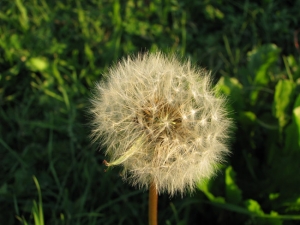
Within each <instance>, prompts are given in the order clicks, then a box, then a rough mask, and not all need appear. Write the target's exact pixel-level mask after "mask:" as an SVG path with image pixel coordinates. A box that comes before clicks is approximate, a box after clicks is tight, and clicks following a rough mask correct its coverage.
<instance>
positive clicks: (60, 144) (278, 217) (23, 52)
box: [0, 0, 300, 225]
mask: <svg viewBox="0 0 300 225" xmlns="http://www.w3.org/2000/svg"><path fill="white" fill-rule="evenodd" d="M299 4H300V3H299V1H295V2H294V1H285V2H284V1H279V0H266V1H251V2H250V1H245V2H241V3H240V2H238V3H237V2H235V1H229V0H207V1H190V0H188V1H179V0H174V1H170V0H165V1H127V2H126V3H125V2H123V1H117V0H106V1H96V0H89V1H84V2H83V1H80V0H77V1H75V0H74V1H71V0H63V1H59V2H54V1H46V0H28V1H23V0H13V1H7V0H4V1H2V2H1V3H0V106H1V107H0V124H1V125H0V159H1V163H0V168H1V173H0V224H7V225H13V224H22V223H23V224H36V225H37V224H43V222H42V221H44V223H45V224H62V225H67V224H72V225H73V224H75V225H76V224H80V225H83V224H87V225H92V224H107V225H109V224H128V225H130V224H145V223H146V221H147V210H148V209H147V191H145V190H138V189H135V188H132V187H130V186H128V185H127V184H125V183H123V182H122V180H121V179H120V177H119V175H118V172H119V171H118V169H113V170H109V171H107V172H104V169H105V166H104V165H102V161H103V160H104V159H105V156H104V155H103V151H102V150H101V151H98V150H99V148H98V146H97V145H92V144H90V140H89V137H88V136H89V132H90V128H89V126H88V123H89V118H88V116H87V113H86V111H87V108H88V107H89V100H88V99H89V96H91V88H92V87H93V85H94V82H96V81H99V80H101V79H105V77H103V75H102V74H104V73H105V71H107V68H108V67H109V66H110V65H112V63H113V62H115V61H117V60H118V59H119V58H121V57H122V56H124V55H127V54H134V53H136V52H138V51H147V50H150V51H155V50H156V49H162V51H164V52H177V53H178V54H180V55H182V56H184V57H189V58H190V59H191V60H192V61H193V63H195V64H196V65H200V66H203V67H206V68H208V69H210V70H212V72H213V74H214V75H215V84H216V85H218V87H219V88H220V90H221V91H222V93H223V94H224V95H227V96H228V98H229V107H230V108H231V110H232V111H233V115H232V116H233V117H234V119H235V121H236V123H237V131H236V133H235V134H234V138H233V143H232V152H233V154H232V156H231V157H230V158H228V163H227V164H226V165H225V166H224V168H223V172H221V173H219V175H218V176H217V177H215V178H214V179H212V180H211V181H210V182H208V183H207V184H206V186H199V190H198V191H197V192H196V193H194V194H193V195H191V196H189V195H187V196H186V197H184V198H183V199H181V198H180V197H175V198H172V199H170V198H169V197H168V196H165V195H162V196H160V202H159V224H178V225H179V224H180V225H184V224H198V223H202V224H284V225H286V224H287V225H290V224H297V223H299V221H298V220H299V216H297V215H299V212H300V203H299V201H300V192H299V188H298V184H299V182H300V181H299V176H298V175H297V173H298V172H297V171H299V169H300V168H299V163H298V162H299V159H300V156H299V152H300V145H299V140H300V137H299V133H300V122H299V121H300V119H299V118H300V114H299V106H300V99H299V93H300V91H299V89H300V88H299V79H300V69H299V60H300V57H299V47H298V48H297V45H296V43H297V41H298V40H299V38H298V37H297V36H296V41H295V42H294V33H296V31H297V30H299V27H298V26H299V24H300V21H299V20H300V19H299V18H300V17H299V12H298V11H299V10H298V9H299V8H300V5H299ZM230 168H231V169H230ZM32 176H35V177H36V179H34V181H33V179H32ZM41 195H42V197H43V198H42V201H43V202H41ZM33 201H36V202H35V203H33ZM41 206H43V208H42V209H41V208H40V207H41ZM41 212H43V213H42V215H41V214H40V213H41ZM37 215H39V216H38V218H39V219H37V217H36V216H37ZM43 217H44V219H42V218H43ZM37 220H39V222H37Z"/></svg>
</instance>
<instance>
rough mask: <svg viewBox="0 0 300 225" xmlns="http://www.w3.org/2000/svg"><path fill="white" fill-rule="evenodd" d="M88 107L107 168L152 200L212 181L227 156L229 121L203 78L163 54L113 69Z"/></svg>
mask: <svg viewBox="0 0 300 225" xmlns="http://www.w3.org/2000/svg"><path fill="white" fill-rule="evenodd" d="M107 77H108V81H107V82H106V83H99V84H97V85H96V88H95V93H94V96H93V98H92V100H91V103H92V107H91V110H90V112H91V114H92V116H93V120H92V126H93V129H92V136H93V138H94V140H97V139H100V138H101V141H102V142H101V144H102V145H104V146H106V154H107V156H108V157H109V163H107V165H108V166H116V165H120V166H121V167H122V168H123V173H122V176H123V178H124V179H125V180H126V181H128V182H130V183H131V184H133V185H137V186H139V187H141V188H142V187H146V188H148V187H149V185H150V183H151V182H154V183H155V185H156V187H157V190H158V192H159V193H162V192H167V193H169V194H170V195H174V194H175V193H181V194H183V193H185V192H186V191H187V190H189V191H193V190H194V189H195V187H196V184H197V183H198V182H199V181H201V180H204V179H207V178H209V177H211V176H212V175H214V174H215V172H216V168H217V164H218V163H220V162H222V161H223V159H224V156H225V155H226V154H228V152H229V150H228V147H227V144H226V140H227V139H228V137H229V130H230V127H231V126H232V121H231V120H230V119H228V118H227V112H226V110H225V100H224V99H223V98H217V97H215V91H214V89H212V88H211V78H210V73H209V72H207V71H206V70H204V69H196V68H194V67H192V66H191V64H190V62H189V61H187V62H181V61H180V60H179V59H178V58H177V57H175V56H170V57H167V56H165V55H163V54H162V53H159V52H158V53H153V54H150V53H146V54H141V55H138V56H137V57H127V58H124V59H123V60H122V61H120V62H119V63H118V64H116V65H115V66H113V67H112V68H111V69H110V70H109V72H108V74H107Z"/></svg>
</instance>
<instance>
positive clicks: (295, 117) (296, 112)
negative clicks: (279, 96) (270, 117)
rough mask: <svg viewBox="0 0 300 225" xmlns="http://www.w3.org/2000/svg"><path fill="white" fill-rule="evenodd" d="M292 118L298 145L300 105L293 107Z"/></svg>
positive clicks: (299, 137) (299, 136)
mask: <svg viewBox="0 0 300 225" xmlns="http://www.w3.org/2000/svg"><path fill="white" fill-rule="evenodd" d="M293 120H294V121H295V124H296V131H295V133H296V136H297V138H298V145H299V147H300V106H298V107H297V108H295V109H294V110H293ZM296 140H297V139H296ZM296 140H295V141H296Z"/></svg>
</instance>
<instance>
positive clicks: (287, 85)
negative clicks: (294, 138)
mask: <svg viewBox="0 0 300 225" xmlns="http://www.w3.org/2000/svg"><path fill="white" fill-rule="evenodd" d="M294 88H295V85H294V83H293V82H292V81H289V80H280V81H279V82H278V83H277V85H276V88H275V96H274V102H273V115H274V116H275V117H276V118H277V119H278V122H279V127H280V129H281V130H282V128H283V127H284V126H285V125H286V124H287V123H288V119H289V117H288V115H287V111H288V108H289V106H290V105H291V100H292V99H293V98H292V97H293V94H294Z"/></svg>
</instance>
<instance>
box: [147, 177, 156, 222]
mask: <svg viewBox="0 0 300 225" xmlns="http://www.w3.org/2000/svg"><path fill="white" fill-rule="evenodd" d="M157 201H158V196H157V190H156V186H155V184H154V183H153V182H152V183H151V185H150V188H149V225H157Z"/></svg>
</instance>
